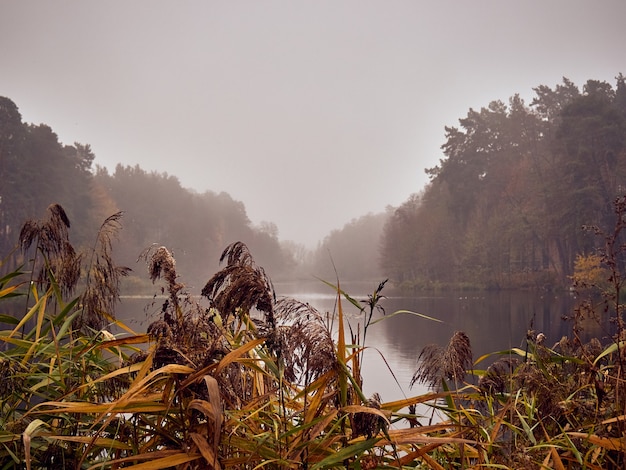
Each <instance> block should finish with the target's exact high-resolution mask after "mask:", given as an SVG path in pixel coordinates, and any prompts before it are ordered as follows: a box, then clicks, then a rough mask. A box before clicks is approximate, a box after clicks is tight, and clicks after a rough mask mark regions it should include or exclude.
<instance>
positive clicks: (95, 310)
mask: <svg viewBox="0 0 626 470" xmlns="http://www.w3.org/2000/svg"><path fill="white" fill-rule="evenodd" d="M60 214H61V213H60V211H59V210H58V209H55V210H53V211H51V216H49V219H47V222H46V221H43V222H39V221H30V222H28V224H27V227H26V228H27V229H28V231H27V232H24V233H25V234H27V235H28V237H27V238H25V239H24V240H25V241H27V242H29V243H24V242H22V244H23V247H24V249H28V248H29V247H33V246H37V247H38V249H37V251H36V253H35V255H34V256H35V257H34V258H32V259H33V261H32V262H31V264H30V266H29V267H25V268H24V269H23V270H20V271H16V272H12V273H9V274H7V275H5V276H4V277H2V278H0V306H2V305H3V302H4V301H8V300H9V299H11V298H14V297H15V296H16V295H20V296H22V299H23V300H24V302H27V303H26V305H27V308H26V309H25V312H24V315H23V316H22V317H21V318H14V317H10V316H8V315H2V317H0V321H2V322H3V323H4V324H5V325H6V328H5V329H4V330H2V331H0V342H2V343H3V344H4V346H5V347H4V348H3V350H2V351H1V352H0V404H1V406H2V413H1V415H0V467H1V468H27V469H35V468H89V469H91V468H92V469H105V468H112V469H113V468H125V467H133V468H136V469H157V468H170V467H171V468H181V469H183V468H184V469H195V468H198V469H200V468H203V469H204V468H209V469H222V468H224V469H231V468H232V469H261V468H272V469H274V468H276V469H277V468H281V469H283V468H285V469H286V468H294V469H295V468H305V469H322V468H354V469H373V468H424V469H425V468H428V469H448V468H511V469H524V468H590V469H595V468H622V467H623V465H624V450H625V447H626V444H625V442H626V437H625V435H624V426H623V424H624V419H626V413H625V410H624V399H623V397H624V372H623V367H622V365H621V364H622V355H623V345H624V339H623V338H621V337H616V338H615V340H614V341H613V342H612V343H611V344H609V345H608V346H602V345H601V344H600V343H599V342H598V341H592V342H590V343H588V344H581V342H580V341H579V340H577V337H576V336H574V337H573V338H571V339H564V340H562V341H561V342H560V343H558V344H557V345H555V346H553V347H548V346H547V345H545V344H544V343H545V339H544V338H543V336H542V335H541V334H540V333H539V334H537V333H534V332H531V333H530V334H529V335H528V350H517V349H516V350H511V351H505V352H502V353H495V354H496V355H497V356H499V357H500V359H499V360H496V361H495V362H493V363H492V364H491V365H490V366H489V367H488V368H486V369H484V370H481V369H480V368H481V366H482V364H483V363H485V361H486V359H487V358H486V357H483V358H479V359H478V360H477V361H475V362H474V361H473V358H472V352H471V344H470V339H469V338H468V337H467V335H466V334H465V333H463V332H457V333H455V335H454V336H453V337H452V338H451V340H450V342H449V344H448V345H446V346H444V347H442V346H439V345H429V346H427V347H425V348H424V350H423V352H422V354H421V356H420V358H419V362H418V367H417V370H416V371H415V374H414V376H413V382H414V383H415V382H421V383H428V384H430V385H431V387H432V391H430V392H428V393H426V394H420V395H416V396H411V397H408V398H405V399H403V400H399V401H395V402H382V401H381V398H380V396H378V394H374V395H373V396H371V397H365V396H364V395H363V392H362V388H363V382H362V380H363V379H362V377H361V374H360V371H361V369H362V367H363V364H362V361H363V357H364V356H363V350H364V348H366V347H367V345H366V344H365V339H366V336H367V330H368V329H369V328H371V327H375V324H376V322H377V321H380V320H381V319H386V318H391V317H393V316H394V315H395V314H399V313H401V312H394V313H392V314H390V315H384V313H385V312H384V310H380V313H381V315H382V316H381V317H380V318H377V319H376V320H373V313H374V312H375V311H376V310H377V309H378V308H379V307H381V308H382V305H381V304H380V302H381V301H382V299H384V296H383V295H382V290H383V287H384V285H385V283H384V282H383V283H380V284H379V285H378V287H377V288H376V289H374V291H373V294H372V295H370V296H368V298H367V299H365V300H363V301H357V300H355V299H353V298H352V297H350V296H349V295H348V294H346V293H345V292H344V291H342V289H341V287H340V286H339V282H337V283H336V285H333V284H330V285H331V286H332V288H333V289H334V290H335V293H336V295H337V311H336V312H334V314H335V315H336V318H335V319H334V321H329V320H328V316H327V315H325V314H323V313H321V312H318V311H317V310H315V309H314V308H313V307H311V306H310V305H308V304H305V303H302V302H299V301H298V300H296V299H277V298H276V295H275V292H274V288H273V286H272V283H271V280H270V279H269V277H268V276H267V274H266V273H265V271H264V270H263V269H262V268H261V267H260V266H257V265H256V263H255V261H254V259H253V257H252V254H251V253H250V252H249V251H248V249H247V247H246V246H245V245H244V244H242V243H239V242H237V243H234V244H232V245H230V246H228V247H227V248H226V249H225V250H224V253H223V255H222V257H221V262H222V263H223V266H222V268H221V269H220V271H218V272H217V273H216V274H215V275H214V276H212V277H211V278H210V279H209V280H208V281H207V282H206V285H205V286H204V288H203V289H202V295H203V299H201V300H198V299H196V298H194V297H193V296H191V295H190V294H189V293H188V292H187V290H186V288H185V286H184V283H182V282H181V279H180V277H179V275H178V273H177V272H176V263H175V260H174V258H173V256H172V255H171V253H170V252H169V250H168V249H167V248H166V247H157V246H155V247H151V248H150V249H148V250H146V252H145V253H144V254H143V258H144V260H145V261H146V263H147V266H148V272H149V274H150V277H151V279H152V280H153V282H155V284H159V285H160V287H161V289H162V292H163V294H164V296H165V300H164V302H163V305H162V309H161V312H160V316H159V318H158V319H156V320H155V321H154V322H153V323H152V324H150V325H149V327H148V328H147V331H146V333H137V332H133V331H132V330H131V329H130V328H128V327H126V326H125V325H122V324H121V323H120V322H118V321H116V320H115V315H114V311H113V309H114V304H115V301H116V300H117V293H118V292H119V291H118V290H117V285H118V283H119V281H120V278H121V276H123V274H124V272H125V268H121V267H117V266H115V265H114V264H113V263H112V261H111V259H112V257H111V239H112V237H113V235H114V232H115V230H116V227H117V226H118V223H119V218H120V217H121V214H119V215H115V216H112V218H109V219H107V221H105V224H103V226H102V228H101V232H100V233H99V234H98V237H97V239H96V243H95V244H94V247H93V249H92V250H93V251H92V252H91V253H89V254H88V255H86V256H82V257H80V259H81V260H84V262H85V263H87V265H86V267H85V268H82V269H83V270H82V271H81V273H83V274H82V276H81V277H80V279H82V280H83V285H82V286H83V287H82V289H83V293H82V294H80V295H75V294H73V292H74V290H73V289H74V288H76V287H77V286H78V284H77V283H74V279H75V278H74V277H72V276H65V275H63V270H62V269H60V268H59V266H63V262H64V260H63V257H64V256H66V255H67V256H70V258H71V259H72V260H74V261H73V262H74V263H75V260H76V259H77V257H79V256H80V255H77V254H76V253H74V252H73V250H70V249H69V248H68V247H67V246H66V247H65V248H64V250H66V251H63V250H60V249H57V248H54V247H52V248H50V246H47V245H45V243H48V241H49V240H50V239H51V238H50V235H49V234H48V232H46V230H48V229H47V228H44V227H46V224H49V225H50V226H54V227H56V225H54V224H57V225H58V223H59V222H61V223H62V225H61V226H59V227H60V235H61V236H57V238H56V240H59V242H60V243H61V245H63V244H64V243H65V242H66V241H67V240H68V239H67V237H66V229H67V228H69V221H68V223H67V224H65V222H64V220H63V218H62V217H61V215H60ZM50 217H52V218H50ZM54 217H57V218H58V220H57V219H54V220H53V218H54ZM54 227H53V228H54ZM63 227H65V228H63ZM57 235H58V234H57ZM55 236H56V235H55ZM46 237H47V238H46ZM94 265H95V266H96V268H94ZM73 266H76V265H75V264H74V265H73ZM29 268H30V270H29ZM87 273H89V274H87ZM95 280H97V283H98V284H102V283H105V284H106V283H107V282H109V283H112V285H107V286H100V290H98V291H96V290H94V289H96V287H95V286H93V285H92V283H93V282H95ZM31 281H32V282H31ZM70 287H72V288H70ZM94 299H95V300H94ZM613 305H615V304H613ZM346 308H356V311H357V313H358V314H359V319H360V322H359V323H358V325H352V324H351V323H350V322H349V321H348V319H347V318H344V316H345V309H346ZM615 312H616V315H619V314H620V313H621V307H620V306H619V305H617V306H616V309H615ZM113 323H115V324H116V325H117V327H118V328H121V329H122V330H121V331H123V333H121V334H118V335H116V336H114V335H113V334H111V333H110V332H109V331H108V329H107V326H108V325H111V324H113ZM335 324H336V331H335V330H334V329H333V326H334V325H335ZM361 325H362V327H361ZM361 328H363V329H361ZM418 404H425V405H427V406H429V407H431V409H432V410H433V411H437V413H438V416H439V418H438V419H437V420H433V421H430V422H429V421H428V415H429V414H428V413H427V414H426V416H418V415H417V414H416V413H415V407H416V405H418Z"/></svg>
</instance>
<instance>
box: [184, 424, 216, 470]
mask: <svg viewBox="0 0 626 470" xmlns="http://www.w3.org/2000/svg"><path fill="white" fill-rule="evenodd" d="M189 436H190V437H191V440H192V441H193V443H194V444H195V445H196V447H197V448H198V450H199V451H200V453H201V454H202V457H204V460H206V462H207V464H209V465H210V468H213V469H214V470H220V464H219V462H218V460H217V455H216V453H215V450H214V449H213V448H212V447H211V446H210V445H209V443H208V442H207V440H206V438H205V437H204V436H202V435H200V434H198V433H195V432H192V433H190V434H189Z"/></svg>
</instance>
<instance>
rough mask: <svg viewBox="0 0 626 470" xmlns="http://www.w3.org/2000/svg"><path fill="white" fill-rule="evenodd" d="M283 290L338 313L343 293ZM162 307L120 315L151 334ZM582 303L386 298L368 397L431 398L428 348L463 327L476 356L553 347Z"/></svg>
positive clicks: (149, 303) (559, 297)
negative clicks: (529, 340) (542, 339)
mask: <svg viewBox="0 0 626 470" xmlns="http://www.w3.org/2000/svg"><path fill="white" fill-rule="evenodd" d="M374 287H375V286H374ZM354 289H355V290H348V289H345V290H346V291H348V292H349V293H350V295H351V296H352V297H354V298H356V299H358V300H362V299H365V298H366V297H367V292H368V291H369V287H368V288H364V287H355V288H354ZM371 290H373V289H371ZM276 291H277V294H278V296H279V297H280V296H289V297H293V298H295V299H297V300H300V301H303V302H307V303H309V304H311V305H312V306H313V307H315V308H316V309H317V310H319V311H320V312H323V313H324V312H330V313H332V312H334V311H335V310H336V298H335V295H334V294H333V291H332V290H331V289H330V288H326V287H325V286H324V285H321V286H320V285H319V284H317V285H315V284H314V285H306V286H302V285H277V286H276ZM161 303H162V300H157V301H153V300H152V299H150V298H123V299H122V302H121V305H120V307H119V308H118V318H120V319H121V320H124V321H125V322H127V324H129V326H131V327H132V328H134V329H136V330H137V331H145V329H146V327H147V325H148V324H149V323H150V321H151V319H153V318H155V317H156V316H157V315H158V312H159V308H160V305H161ZM575 304H576V299H575V297H574V296H573V294H570V293H568V292H562V293H544V294H540V295H539V294H536V293H531V292H480V293H457V294H455V293H445V294H432V293H429V294H424V295H417V296H413V297H388V298H385V299H383V301H382V303H381V305H382V306H383V307H384V309H385V311H386V317H388V318H385V319H384V320H382V321H379V322H377V323H376V324H374V325H371V326H370V328H369V329H368V332H367V337H366V346H367V348H368V349H367V350H366V352H365V356H364V365H363V376H364V392H365V393H366V395H370V394H372V393H373V392H378V393H380V395H381V397H382V399H383V401H392V400H397V399H401V398H404V397H408V396H413V395H416V394H419V393H423V392H424V391H426V389H425V388H424V387H423V386H415V387H414V388H413V389H410V388H409V383H410V381H411V377H412V376H413V374H414V372H415V369H416V365H417V358H418V356H419V353H420V351H421V350H422V348H423V347H424V346H426V345H428V344H431V343H435V344H438V345H440V346H445V345H447V343H448V341H449V340H450V337H451V336H452V334H453V333H454V332H455V331H458V330H461V331H463V332H465V333H466V334H467V335H468V337H469V338H470V341H471V344H472V351H473V355H474V359H477V358H478V357H480V356H482V355H484V354H488V353H493V352H497V351H502V350H507V349H510V348H512V347H519V348H522V349H524V348H525V347H526V343H525V338H526V333H527V331H528V330H529V329H532V330H534V331H535V332H536V333H540V332H541V333H543V334H544V335H545V336H546V343H545V344H547V345H548V346H552V345H553V344H554V343H556V342H557V341H559V340H560V339H561V337H563V336H564V335H568V334H570V332H571V322H570V321H564V320H563V317H566V316H570V315H571V314H572V313H573V311H574V308H575ZM342 306H343V310H344V312H345V314H346V317H347V321H348V322H349V324H350V326H351V327H352V329H353V331H357V328H358V325H359V323H360V325H361V326H360V331H361V337H362V332H363V320H364V318H363V317H362V316H361V315H359V312H358V310H357V309H356V308H355V307H354V306H352V305H351V304H349V303H348V302H347V301H345V300H344V301H343V302H342ZM398 310H410V311H413V312H418V313H421V314H425V315H428V316H431V317H434V318H437V319H438V320H440V321H441V322H434V321H430V320H427V319H423V318H419V317H417V316H414V315H410V314H400V315H395V316H392V314H393V313H394V312H396V311H398ZM379 316H381V315H379ZM379 316H377V317H376V318H378V317H379ZM605 323H606V324H608V321H606V322H605ZM585 335H586V336H589V337H590V336H595V337H598V338H601V339H602V338H605V337H606V336H607V335H608V333H606V332H605V331H604V330H603V328H602V327H601V326H600V325H598V324H596V323H594V322H589V324H587V325H585ZM487 365H488V362H484V363H483V364H479V365H477V368H479V369H480V368H485V367H486V366H487ZM392 372H393V373H392ZM396 381H397V382H396Z"/></svg>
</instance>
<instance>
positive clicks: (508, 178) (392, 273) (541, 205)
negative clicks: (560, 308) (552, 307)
mask: <svg viewBox="0 0 626 470" xmlns="http://www.w3.org/2000/svg"><path fill="white" fill-rule="evenodd" d="M624 82H625V78H624V76H623V75H622V74H620V75H619V76H618V77H617V84H616V87H615V88H613V87H612V86H611V85H610V84H608V83H606V82H600V81H596V80H589V81H587V83H585V84H584V86H583V87H582V91H581V90H580V89H579V88H578V87H577V86H576V85H575V84H574V83H572V82H571V81H570V80H568V79H566V78H564V79H563V81H562V83H560V84H558V85H556V87H554V88H550V87H548V86H545V85H541V86H538V87H536V88H534V89H533V91H534V92H535V97H534V98H533V99H532V101H531V103H530V105H526V104H525V103H524V101H523V100H522V99H521V98H520V96H519V95H515V96H513V97H512V98H510V99H509V102H508V104H505V103H503V102H502V101H493V102H491V103H489V105H488V106H486V107H484V108H481V109H480V110H478V111H476V110H473V109H470V110H469V111H468V113H467V116H466V117H464V118H462V119H459V126H458V127H446V128H445V138H446V141H445V143H444V144H443V145H442V151H443V157H442V158H441V159H440V162H439V164H438V165H437V166H435V167H433V168H429V169H427V170H426V172H427V173H428V175H429V176H430V183H429V185H428V186H427V187H426V188H425V189H424V190H423V191H422V192H420V193H417V194H415V195H414V196H413V197H411V198H409V200H407V201H406V202H405V203H403V204H402V205H401V207H399V208H397V209H396V210H395V212H394V213H393V215H392V216H391V218H390V220H389V221H388V223H387V224H386V226H385V228H384V233H383V236H382V239H381V253H380V260H381V266H382V269H383V272H385V275H386V276H388V277H389V278H391V279H393V280H395V281H396V282H398V283H400V284H404V285H405V286H406V287H407V288H428V287H433V286H437V285H439V286H446V285H454V286H457V287H459V286H465V287H468V288H533V289H552V288H555V287H559V286H561V287H563V286H566V285H568V283H570V282H571V280H570V276H571V275H572V274H573V271H574V268H575V264H576V261H577V259H578V257H580V256H582V257H586V256H591V255H593V253H594V252H595V249H596V248H598V247H599V246H601V245H602V243H603V241H602V240H598V237H595V235H594V233H592V231H590V230H585V229H584V228H585V227H586V226H591V225H594V226H598V227H601V228H602V229H605V230H606V229H608V227H610V226H611V224H612V218H613V202H614V201H615V199H616V198H617V197H618V196H621V195H623V194H624V192H625V191H626V85H625V83H624Z"/></svg>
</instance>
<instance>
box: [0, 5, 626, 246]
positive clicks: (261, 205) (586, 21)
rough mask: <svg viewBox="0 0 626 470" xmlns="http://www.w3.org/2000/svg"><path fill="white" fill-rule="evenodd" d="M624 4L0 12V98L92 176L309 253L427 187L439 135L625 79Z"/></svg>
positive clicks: (13, 8) (27, 8) (6, 8)
mask: <svg viewBox="0 0 626 470" xmlns="http://www.w3.org/2000/svg"><path fill="white" fill-rule="evenodd" d="M625 17H626V2H623V1H622V0H605V1H603V2H602V3H601V6H599V4H598V3H597V2H592V1H582V0H554V1H550V2H545V1H541V0H527V1H524V2H502V1H500V0H487V1H479V2H461V1H450V0H448V1H440V2H426V1H392V2H382V1H356V0H353V1H339V2H338V1H314V2H313V1H304V2H289V1H277V0H270V1H264V2H214V1H204V0H202V1H200V0H190V1H185V2H171V1H161V0H137V1H133V2H127V1H119V0H111V1H107V2H84V1H78V0H68V1H63V2H49V1H46V0H33V1H28V2H12V1H7V0H0V64H1V67H2V75H1V76H2V78H1V79H0V96H7V97H9V98H10V99H12V100H13V101H14V102H15V103H16V104H17V105H18V107H19V108H20V111H21V113H22V115H23V118H24V121H26V122H32V123H35V124H39V123H42V122H43V123H46V124H48V125H50V126H51V127H52V128H53V129H54V131H55V132H57V133H58V135H59V139H60V140H61V141H62V142H64V143H67V144H71V143H73V142H74V141H78V142H81V143H88V144H91V146H92V148H93V150H94V152H95V154H96V162H95V163H96V164H98V165H102V166H105V167H107V168H109V169H110V170H113V169H114V168H115V165H116V164H118V163H122V164H124V165H135V164H139V165H140V166H141V167H142V168H144V169H146V170H148V171H152V170H154V171H158V172H167V173H169V174H172V175H176V176H177V177H178V178H179V179H180V181H181V183H182V184H183V186H185V187H188V188H193V189H194V190H196V191H198V192H203V191H205V190H212V191H216V192H219V191H226V192H228V193H229V194H231V195H232V196H233V197H234V198H235V199H237V200H240V201H242V202H243V203H244V204H245V206H246V209H247V212H248V215H249V217H250V218H251V220H252V222H253V223H255V224H260V223H261V222H263V221H270V222H274V223H276V225H277V226H278V229H279V237H280V238H281V239H283V240H293V241H296V242H299V243H304V244H306V245H308V246H313V245H315V243H316V242H317V241H318V240H319V239H321V238H322V237H324V236H325V235H326V234H327V233H328V232H329V231H330V230H331V229H334V228H340V227H341V226H342V225H343V224H344V223H346V222H348V221H350V220H351V219H352V218H354V217H358V216H360V215H363V214H366V213H368V212H380V211H383V210H384V209H385V207H386V206H387V205H398V204H400V203H402V202H403V201H405V200H406V199H407V198H408V196H409V195H410V194H412V193H414V192H417V191H419V190H420V189H421V188H422V187H423V186H424V185H425V184H426V183H427V177H426V175H425V174H424V171H423V170H424V168H428V167H433V166H435V165H436V164H437V162H438V161H439V158H440V157H441V151H440V148H439V147H440V145H441V144H442V143H443V142H444V126H446V125H448V126H449V125H456V124H457V121H458V119H459V118H461V117H464V116H465V115H466V113H467V111H468V109H469V108H470V107H473V108H480V107H482V106H486V105H488V103H489V102H490V101H491V100H495V99H501V100H504V101H506V100H508V98H509V97H510V96H512V95H513V94H515V93H520V94H521V95H522V96H523V97H525V98H526V99H527V101H530V100H531V99H532V88H533V87H536V86H538V85H541V84H544V85H547V86H551V87H552V86H554V85H555V84H556V83H559V82H560V81H561V79H562V77H563V76H565V77H567V78H569V79H571V80H572V81H573V82H574V83H577V84H579V85H581V84H583V83H584V82H585V81H586V80H587V79H590V78H591V79H597V80H605V81H608V82H610V83H614V77H615V76H616V75H617V74H618V73H619V72H620V71H622V72H623V71H624V70H626V67H625V65H626V60H625V59H624V54H623V44H624V43H625V42H626V41H625V40H626V30H625V29H624V27H623V19H624V18H625Z"/></svg>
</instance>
